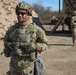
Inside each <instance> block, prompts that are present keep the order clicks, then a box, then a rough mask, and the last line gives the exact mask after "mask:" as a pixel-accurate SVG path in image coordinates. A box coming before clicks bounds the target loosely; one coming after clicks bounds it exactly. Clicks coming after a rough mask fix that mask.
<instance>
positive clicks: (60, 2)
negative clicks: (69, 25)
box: [59, 0, 61, 13]
mask: <svg viewBox="0 0 76 75" xmlns="http://www.w3.org/2000/svg"><path fill="white" fill-rule="evenodd" d="M60 3H61V0H59V13H60V5H61V4H60Z"/></svg>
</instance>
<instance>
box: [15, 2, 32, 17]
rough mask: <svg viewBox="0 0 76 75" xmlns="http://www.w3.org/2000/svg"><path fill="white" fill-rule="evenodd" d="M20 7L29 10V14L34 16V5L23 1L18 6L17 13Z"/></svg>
mask: <svg viewBox="0 0 76 75" xmlns="http://www.w3.org/2000/svg"><path fill="white" fill-rule="evenodd" d="M18 9H23V10H27V11H28V13H29V15H30V16H32V7H31V6H30V5H29V4H28V3H25V2H21V3H19V4H18V5H17V6H16V13H17V11H18Z"/></svg>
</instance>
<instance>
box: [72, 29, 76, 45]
mask: <svg viewBox="0 0 76 75" xmlns="http://www.w3.org/2000/svg"><path fill="white" fill-rule="evenodd" d="M72 36H73V44H76V28H73V31H72Z"/></svg>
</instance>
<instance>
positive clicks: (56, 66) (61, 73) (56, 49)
mask: <svg viewBox="0 0 76 75" xmlns="http://www.w3.org/2000/svg"><path fill="white" fill-rule="evenodd" d="M45 27H46V29H47V30H48V31H49V27H47V26H45ZM47 39H48V42H49V44H50V46H49V48H48V50H47V51H45V52H43V53H42V54H41V57H42V59H43V62H44V64H45V67H46V74H45V75H76V47H73V44H72V37H71V35H70V34H62V35H58V34H56V35H50V33H48V34H47ZM2 50H3V41H2V40H1V41H0V53H1V52H2ZM9 60H10V58H5V57H4V55H0V75H6V74H5V73H6V72H7V71H8V70H9Z"/></svg>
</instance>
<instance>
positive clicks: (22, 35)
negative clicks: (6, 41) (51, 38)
mask: <svg viewBox="0 0 76 75" xmlns="http://www.w3.org/2000/svg"><path fill="white" fill-rule="evenodd" d="M9 35H10V41H11V42H18V43H19V44H22V43H24V44H25V43H27V44H29V43H33V44H35V43H36V28H35V27H34V25H33V24H28V25H25V26H19V25H15V26H14V28H13V29H12V30H11V31H10V34H9ZM12 54H18V55H20V56H24V55H26V54H28V53H27V52H26V51H25V53H24V51H23V50H21V49H19V48H18V49H17V50H13V51H12Z"/></svg>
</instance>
